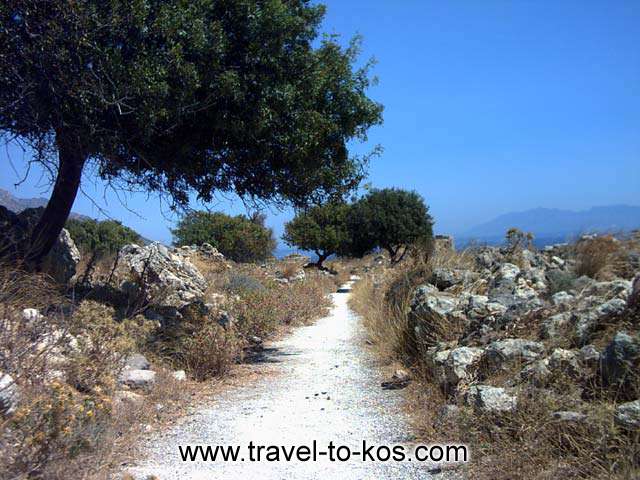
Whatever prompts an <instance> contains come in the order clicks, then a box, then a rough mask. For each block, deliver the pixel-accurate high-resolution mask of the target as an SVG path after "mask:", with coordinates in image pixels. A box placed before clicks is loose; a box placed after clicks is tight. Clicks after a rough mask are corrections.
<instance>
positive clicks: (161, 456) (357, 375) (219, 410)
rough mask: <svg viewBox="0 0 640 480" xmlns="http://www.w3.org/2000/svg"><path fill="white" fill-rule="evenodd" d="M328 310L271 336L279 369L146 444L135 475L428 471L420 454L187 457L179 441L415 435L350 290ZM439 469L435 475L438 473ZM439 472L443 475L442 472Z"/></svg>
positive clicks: (321, 442)
mask: <svg viewBox="0 0 640 480" xmlns="http://www.w3.org/2000/svg"><path fill="white" fill-rule="evenodd" d="M332 297H333V301H334V307H333V309H332V311H331V313H330V315H329V316H328V317H326V318H323V319H321V320H319V321H318V322H316V323H315V324H314V325H311V326H307V327H302V328H299V329H297V330H296V331H295V332H294V333H293V334H291V335H290V336H289V337H287V338H285V339H284V340H281V341H278V342H275V343H273V344H272V345H271V346H272V347H274V350H273V351H272V353H270V354H269V358H268V359H267V360H268V361H269V362H276V363H269V368H273V366H275V367H276V368H277V369H279V370H281V371H280V372H279V373H278V374H277V375H273V376H268V375H267V376H265V378H263V379H261V380H259V381H258V382H257V383H253V384H250V385H246V386H244V387H239V388H237V389H233V390H230V391H228V392H226V393H223V394H221V395H220V396H219V397H216V398H215V399H214V401H213V403H212V405H210V406H208V407H207V408H204V409H203V410H202V411H201V412H198V413H196V414H195V415H193V416H191V417H190V418H189V419H188V420H187V421H185V422H183V423H182V424H180V425H179V426H176V427H173V428H172V429H170V430H168V431H165V432H163V433H162V434H159V435H156V436H155V438H151V439H149V440H148V442H147V443H146V447H145V448H146V454H145V458H144V459H143V460H142V461H140V463H139V465H137V466H136V467H134V468H130V469H128V471H129V472H130V473H132V474H133V475H134V476H135V478H140V479H144V478H146V476H148V475H155V476H157V478H159V479H160V480H170V479H192V480H196V479H198V480H205V479H206V480H214V479H244V480H248V479H254V478H255V479H265V480H268V479H283V480H284V479H287V480H290V479H338V478H339V479H341V480H342V479H344V480H347V479H413V478H415V479H418V478H419V479H430V478H432V477H431V476H430V475H429V473H428V468H429V466H428V465H425V464H420V463H419V462H415V461H414V462H387V463H380V462H376V463H373V462H363V461H362V460H361V459H360V458H359V457H355V458H352V459H351V460H350V461H348V462H346V463H341V462H329V461H328V460H327V459H326V457H322V458H321V460H319V461H317V462H311V461H309V462H298V461H293V462H285V461H280V462H266V461H261V462H250V461H248V458H245V460H246V461H244V462H241V461H238V462H223V461H216V462H211V461H210V462H202V461H199V462H183V461H182V460H181V458H180V454H179V451H178V447H177V446H178V445H212V446H214V445H242V446H243V449H244V450H243V454H245V455H244V456H247V457H248V450H247V449H246V448H245V446H246V445H248V444H249V442H250V441H253V442H254V444H263V445H286V446H291V445H295V446H298V445H311V444H312V442H313V440H316V441H317V443H318V448H319V449H324V450H326V448H327V445H328V444H329V441H333V442H334V444H336V445H347V446H349V447H350V448H352V449H353V450H357V451H361V445H362V441H363V440H366V441H367V442H368V443H369V444H372V443H373V444H376V445H382V444H387V445H390V444H397V443H401V444H410V443H411V437H410V435H409V433H408V432H409V429H408V428H407V425H406V419H405V418H403V416H402V413H401V412H402V409H401V405H400V401H401V399H400V395H401V394H400V393H399V392H398V391H384V390H382V389H381V388H380V382H381V380H383V379H382V378H381V377H380V373H379V372H378V371H377V370H376V368H375V366H374V365H373V360H372V358H371V357H370V355H369V353H368V352H367V351H366V350H364V349H363V348H362V346H361V341H360V339H359V338H358V337H359V332H360V326H359V320H358V318H357V317H356V316H355V315H354V314H353V313H352V312H351V311H350V310H349V308H348V306H347V300H348V297H349V293H335V294H333V295H332ZM433 478H435V477H433ZM438 478H441V477H438Z"/></svg>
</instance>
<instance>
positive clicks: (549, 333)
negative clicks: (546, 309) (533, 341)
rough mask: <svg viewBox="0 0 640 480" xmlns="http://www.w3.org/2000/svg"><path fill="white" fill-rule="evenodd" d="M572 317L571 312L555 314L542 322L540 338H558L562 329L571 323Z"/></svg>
mask: <svg viewBox="0 0 640 480" xmlns="http://www.w3.org/2000/svg"><path fill="white" fill-rule="evenodd" d="M572 318H573V315H572V314H571V312H563V313H556V314H555V315H552V316H550V317H549V318H546V319H545V320H543V321H542V324H541V325H540V335H541V336H542V338H554V337H556V336H558V335H559V334H560V333H561V331H562V329H563V328H564V327H566V326H567V325H569V324H570V323H571V319H572Z"/></svg>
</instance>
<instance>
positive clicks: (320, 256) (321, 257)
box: [316, 250, 329, 269]
mask: <svg viewBox="0 0 640 480" xmlns="http://www.w3.org/2000/svg"><path fill="white" fill-rule="evenodd" d="M316 255H318V261H317V262H316V265H317V267H318V268H319V269H322V268H324V267H323V266H322V263H323V262H324V261H325V260H326V259H327V258H328V257H329V255H328V254H320V253H318V251H317V250H316Z"/></svg>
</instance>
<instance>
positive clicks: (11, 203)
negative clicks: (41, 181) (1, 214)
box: [0, 188, 91, 220]
mask: <svg viewBox="0 0 640 480" xmlns="http://www.w3.org/2000/svg"><path fill="white" fill-rule="evenodd" d="M47 202H48V200H47V199H46V198H42V197H37V198H18V197H16V196H15V195H13V194H12V193H11V192H9V191H8V190H4V189H2V188H0V205H2V206H3V207H6V208H7V210H11V211H12V212H14V213H20V212H21V211H23V210H25V209H27V208H38V207H45V206H46V205H47ZM69 217H70V218H74V219H77V220H89V219H90V218H91V217H87V216H86V215H81V214H79V213H73V212H71V215H69Z"/></svg>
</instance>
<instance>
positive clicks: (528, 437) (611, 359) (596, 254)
mask: <svg viewBox="0 0 640 480" xmlns="http://www.w3.org/2000/svg"><path fill="white" fill-rule="evenodd" d="M603 249H606V251H603ZM638 252H639V249H638V242H637V238H635V239H633V238H632V239H629V238H627V239H622V240H617V239H615V238H613V237H610V236H603V237H597V236H586V237H583V238H582V239H580V241H579V242H578V243H577V244H572V245H567V244H563V245H557V246H552V247H547V248H545V249H544V250H542V251H539V250H537V249H534V248H526V247H523V246H518V245H516V246H511V247H476V248H472V249H469V250H467V251H465V252H457V253H456V252H452V251H449V252H442V251H440V252H438V253H437V254H436V256H435V257H434V258H432V259H431V260H430V261H429V263H428V264H418V265H416V264H409V265H405V266H404V267H400V268H396V269H387V268H384V267H383V266H380V265H377V266H376V265H373V266H371V267H370V272H371V273H370V274H369V283H370V285H371V287H370V288H371V289H372V292H373V293H370V294H368V296H366V294H365V293H362V294H361V295H363V296H364V298H365V300H364V301H360V304H362V303H365V304H366V303H367V302H368V303H374V304H376V307H375V308H367V307H366V306H365V307H361V308H362V310H363V314H364V315H366V314H367V312H368V313H369V314H370V315H371V316H373V317H375V316H376V312H375V311H376V310H378V311H379V310H383V311H385V312H387V314H386V317H387V318H386V319H385V318H384V315H382V317H383V318H379V319H378V320H375V319H374V320H373V321H370V322H369V327H370V329H372V330H371V331H370V334H371V338H373V339H374V342H377V343H378V344H382V345H383V346H384V344H385V343H389V344H390V346H389V348H387V350H391V351H393V352H394V355H396V358H397V359H398V360H401V361H404V362H405V363H406V364H407V365H408V366H411V367H412V368H413V369H414V373H415V375H414V376H415V378H417V379H418V380H419V383H420V382H422V383H420V384H421V385H422V386H421V387H420V386H418V387H416V388H415V389H414V392H418V393H416V394H415V396H416V398H418V399H419V400H418V401H420V402H425V404H426V405H428V408H431V409H432V414H431V415H426V414H424V413H422V412H424V404H423V406H422V408H420V407H419V406H418V405H413V406H412V408H413V410H414V412H417V413H416V415H417V416H418V417H419V420H418V422H417V423H418V424H419V425H421V427H422V428H423V430H424V431H431V432H435V433H436V434H437V435H438V437H439V438H442V437H444V438H447V436H448V438H450V439H451V438H458V439H460V440H463V441H467V442H470V443H472V445H473V446H474V448H475V449H476V450H475V453H476V455H478V454H479V453H480V454H481V455H480V456H481V457H485V456H486V457H487V458H489V457H490V456H493V459H494V460H492V461H495V463H494V465H492V466H489V467H488V468H486V469H485V473H486V471H489V472H491V471H492V469H493V475H494V476H491V474H489V475H487V476H486V477H485V476H481V475H480V473H477V475H478V478H557V475H564V476H567V477H569V478H637V477H636V476H635V475H637V474H639V472H640V468H638V465H639V464H640V463H639V461H640V437H639V435H640V374H639V372H640V314H639V312H640V305H639V299H640V276H639V275H638V272H640V261H639V259H640V255H639V253H638ZM418 263H419V262H418ZM594 265H595V266H596V267H597V268H594ZM583 271H587V272H589V274H590V275H591V276H588V275H586V274H581V272H583ZM376 299H383V300H381V301H379V302H378V300H376ZM405 299H406V300H405ZM384 331H387V332H388V337H389V340H388V341H387V340H385V338H384V334H383V333H384ZM394 331H399V332H400V333H399V334H397V335H395V337H394V335H393V334H392V332H394ZM381 332H382V333H381ZM392 338H394V339H393V340H392ZM394 342H395V343H394ZM379 346H380V345H379ZM432 387H436V388H435V389H433V388H432ZM428 392H431V393H428ZM414 401H415V399H414ZM427 425H428V427H426V426H427ZM447 432H448V433H447ZM533 432H536V433H535V434H534V433H533ZM545 456H546V457H545ZM477 458H478V457H477ZM498 463H500V465H498ZM523 465H524V467H523ZM559 465H560V466H561V467H559ZM523 468H524V470H523ZM527 468H528V469H529V470H528V472H529V473H523V472H526V471H527V470H526V469H527ZM558 468H560V470H558ZM498 469H501V474H500V475H499V474H498V473H497V472H498ZM534 472H535V473H534ZM560 472H562V473H560ZM616 475H617V476H616Z"/></svg>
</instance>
